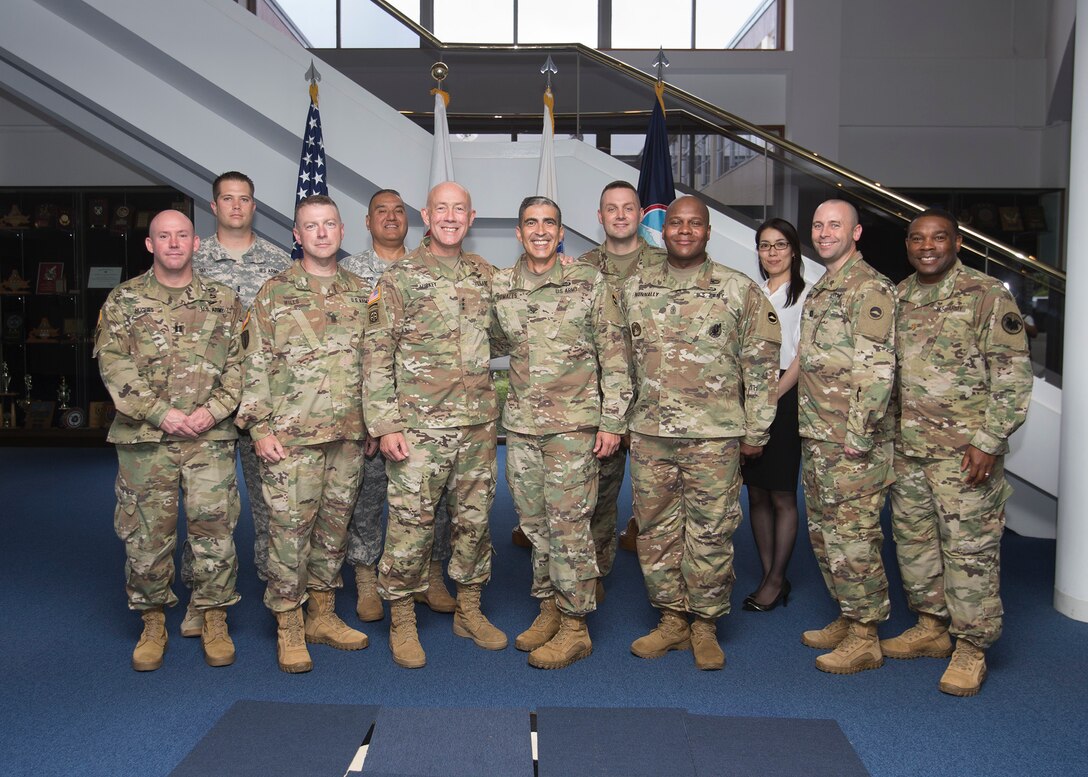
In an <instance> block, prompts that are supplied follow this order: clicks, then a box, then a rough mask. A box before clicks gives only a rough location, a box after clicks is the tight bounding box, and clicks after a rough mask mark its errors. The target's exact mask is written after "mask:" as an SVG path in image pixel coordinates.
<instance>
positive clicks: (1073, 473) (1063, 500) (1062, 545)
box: [1054, 0, 1088, 621]
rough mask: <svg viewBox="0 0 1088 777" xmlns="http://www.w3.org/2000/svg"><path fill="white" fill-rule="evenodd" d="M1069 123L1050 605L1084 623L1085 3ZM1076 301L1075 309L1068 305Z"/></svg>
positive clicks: (1087, 465) (1087, 523) (1087, 1)
mask: <svg viewBox="0 0 1088 777" xmlns="http://www.w3.org/2000/svg"><path fill="white" fill-rule="evenodd" d="M1077 22H1078V23H1077V25H1076V32H1075V35H1076V39H1075V41H1074V44H1073V46H1074V50H1075V51H1076V52H1077V53H1078V54H1080V56H1077V57H1075V59H1074V66H1073V120H1072V128H1071V132H1070V141H1069V212H1068V216H1067V218H1066V236H1067V239H1066V243H1065V244H1066V246H1069V248H1068V249H1067V250H1068V254H1067V257H1068V261H1067V262H1066V271H1067V272H1068V281H1067V283H1066V290H1065V296H1066V306H1065V353H1064V358H1063V359H1062V439H1061V446H1060V452H1061V459H1060V461H1059V464H1058V543H1057V544H1058V550H1057V559H1056V570H1055V572H1056V574H1055V578H1054V607H1055V609H1057V610H1058V612H1060V613H1062V614H1064V615H1068V616H1069V617H1070V618H1074V619H1076V620H1079V621H1088V444H1086V442H1085V441H1086V440H1088V401H1086V398H1088V359H1086V358H1085V356H1084V350H1083V348H1084V336H1085V334H1088V305H1085V304H1084V300H1086V299H1088V256H1081V251H1080V249H1079V248H1078V246H1084V245H1086V244H1088V0H1077ZM1074 303H1075V304H1074Z"/></svg>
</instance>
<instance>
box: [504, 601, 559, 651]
mask: <svg viewBox="0 0 1088 777" xmlns="http://www.w3.org/2000/svg"><path fill="white" fill-rule="evenodd" d="M559 620H560V619H559V610H558V608H556V606H555V597H554V596H549V597H548V598H547V599H541V600H540V615H537V616H536V619H535V620H533V623H532V625H531V626H529V628H527V629H526V630H525V631H523V632H521V633H520V634H518V636H517V639H515V640H514V647H516V648H517V649H518V650H526V651H528V650H536V649H537V648H538V647H540V646H541V645H543V644H544V643H545V642H547V641H548V640H550V639H551V638H552V637H554V636H555V635H556V633H557V632H558V631H559Z"/></svg>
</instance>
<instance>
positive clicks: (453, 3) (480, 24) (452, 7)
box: [434, 0, 514, 43]
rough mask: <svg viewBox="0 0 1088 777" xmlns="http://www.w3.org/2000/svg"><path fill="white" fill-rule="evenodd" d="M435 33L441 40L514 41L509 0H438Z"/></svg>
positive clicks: (446, 41)
mask: <svg viewBox="0 0 1088 777" xmlns="http://www.w3.org/2000/svg"><path fill="white" fill-rule="evenodd" d="M434 34H435V37H436V38H438V39H439V40H440V41H443V42H444V43H513V42H514V3H513V2H512V0H439V2H436V3H435V4H434Z"/></svg>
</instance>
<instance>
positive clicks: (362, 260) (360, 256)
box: [340, 248, 391, 294]
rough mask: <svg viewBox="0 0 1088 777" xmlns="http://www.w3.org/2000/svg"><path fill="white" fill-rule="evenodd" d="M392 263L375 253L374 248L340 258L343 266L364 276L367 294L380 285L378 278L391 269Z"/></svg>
mask: <svg viewBox="0 0 1088 777" xmlns="http://www.w3.org/2000/svg"><path fill="white" fill-rule="evenodd" d="M390 264H391V263H390V262H387V261H385V260H384V259H382V258H381V257H379V256H378V255H377V254H376V253H374V249H373V248H368V249H366V250H365V251H361V252H359V253H357V254H352V255H351V256H349V257H347V258H345V259H341V260H340V266H341V267H343V268H344V269H345V270H347V271H348V272H352V273H355V274H356V275H358V276H359V277H360V278H362V280H363V288H364V289H366V293H367V294H370V292H371V291H373V290H374V287H375V286H377V285H378V278H381V277H382V273H384V272H385V271H386V270H388V269H389V265H390Z"/></svg>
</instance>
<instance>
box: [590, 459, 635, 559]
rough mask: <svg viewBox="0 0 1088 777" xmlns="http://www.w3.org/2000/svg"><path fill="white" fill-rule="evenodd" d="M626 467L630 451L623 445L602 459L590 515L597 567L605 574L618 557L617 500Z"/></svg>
mask: <svg viewBox="0 0 1088 777" xmlns="http://www.w3.org/2000/svg"><path fill="white" fill-rule="evenodd" d="M591 447H592V446H591ZM626 467H627V451H626V450H625V449H624V448H622V447H621V448H620V449H619V450H617V451H616V452H615V453H614V454H613V455H611V456H609V457H608V458H607V459H604V460H603V461H601V462H600V473H601V474H600V476H599V478H598V481H597V506H596V507H594V508H593V517H592V518H590V519H589V531H590V533H591V534H592V535H593V547H594V549H595V550H596V553H597V569H598V570H599V571H600V575H601V577H604V576H605V575H607V574H608V573H609V572H611V571H612V564H613V562H615V560H616V524H617V522H618V521H619V509H618V504H617V500H618V499H619V496H620V486H621V485H623V470H624V469H625V468H626Z"/></svg>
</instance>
